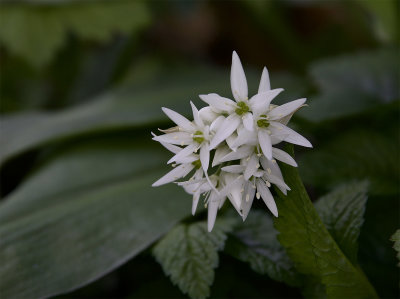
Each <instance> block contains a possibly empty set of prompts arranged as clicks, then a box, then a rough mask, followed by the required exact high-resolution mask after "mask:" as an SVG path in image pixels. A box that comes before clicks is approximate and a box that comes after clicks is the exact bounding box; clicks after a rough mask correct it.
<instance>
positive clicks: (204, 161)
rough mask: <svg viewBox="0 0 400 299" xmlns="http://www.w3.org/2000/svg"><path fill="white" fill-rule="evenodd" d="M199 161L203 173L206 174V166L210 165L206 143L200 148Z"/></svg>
mask: <svg viewBox="0 0 400 299" xmlns="http://www.w3.org/2000/svg"><path fill="white" fill-rule="evenodd" d="M200 161H201V167H202V168H203V170H204V172H207V169H208V164H209V163H210V151H209V149H208V143H204V144H203V145H202V146H201V148H200Z"/></svg>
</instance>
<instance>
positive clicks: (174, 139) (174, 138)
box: [153, 132, 193, 145]
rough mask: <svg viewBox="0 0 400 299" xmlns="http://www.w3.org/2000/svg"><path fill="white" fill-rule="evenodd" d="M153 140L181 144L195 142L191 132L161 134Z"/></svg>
mask: <svg viewBox="0 0 400 299" xmlns="http://www.w3.org/2000/svg"><path fill="white" fill-rule="evenodd" d="M153 140H155V141H158V142H160V143H162V142H164V143H170V144H179V145H188V144H191V143H192V142H193V138H192V136H191V135H190V133H187V132H174V133H168V134H164V135H159V136H156V137H153Z"/></svg>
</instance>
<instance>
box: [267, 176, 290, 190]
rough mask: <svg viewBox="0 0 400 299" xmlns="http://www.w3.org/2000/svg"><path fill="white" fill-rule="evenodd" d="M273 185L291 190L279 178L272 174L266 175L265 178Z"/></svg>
mask: <svg viewBox="0 0 400 299" xmlns="http://www.w3.org/2000/svg"><path fill="white" fill-rule="evenodd" d="M264 177H265V178H266V179H267V180H268V181H269V182H270V183H271V184H274V185H276V186H280V187H282V188H285V189H286V190H290V187H289V186H288V185H286V183H285V182H284V181H283V180H282V179H280V178H278V177H277V176H274V175H273V174H272V173H271V174H265V176H264Z"/></svg>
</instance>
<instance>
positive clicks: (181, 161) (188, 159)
mask: <svg viewBox="0 0 400 299" xmlns="http://www.w3.org/2000/svg"><path fill="white" fill-rule="evenodd" d="M197 160H199V155H195V154H192V155H189V156H186V157H183V158H180V159H179V160H177V161H176V163H178V164H186V163H192V162H194V161H197Z"/></svg>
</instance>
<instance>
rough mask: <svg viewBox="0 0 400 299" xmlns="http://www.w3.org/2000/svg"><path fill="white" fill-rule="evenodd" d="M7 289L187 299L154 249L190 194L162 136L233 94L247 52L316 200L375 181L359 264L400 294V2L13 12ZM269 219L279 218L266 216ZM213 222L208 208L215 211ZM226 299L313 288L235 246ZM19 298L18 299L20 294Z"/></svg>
mask: <svg viewBox="0 0 400 299" xmlns="http://www.w3.org/2000/svg"><path fill="white" fill-rule="evenodd" d="M0 3H1V4H0V59H1V60H0V67H1V76H0V83H1V88H0V113H1V123H0V125H1V127H0V133H1V136H0V145H1V152H0V163H1V164H0V165H1V196H2V200H1V202H0V223H1V228H0V233H1V236H2V243H3V245H4V248H3V250H1V253H0V256H1V260H2V261H1V264H3V265H2V266H0V268H1V269H0V277H1V278H0V279H1V280H3V283H2V288H3V291H4V294H8V295H9V296H11V294H13V295H14V296H11V297H15V296H16V297H42V296H52V295H58V294H61V293H67V294H66V295H64V297H66V298H67V297H122V296H123V297H132V298H156V297H171V298H177V297H184V295H182V294H181V293H180V291H179V289H178V288H177V287H176V286H173V284H172V283H171V282H170V280H169V279H168V278H167V277H165V275H164V273H163V271H162V268H161V267H160V265H159V264H158V263H157V262H156V261H155V260H154V258H153V257H152V255H151V252H150V250H149V248H150V247H151V245H152V244H153V243H154V242H155V241H156V240H158V239H159V238H160V237H161V236H162V235H164V234H165V233H166V232H168V231H169V230H170V229H171V228H172V227H173V226H174V225H175V224H176V223H178V222H179V221H181V220H182V219H185V218H187V217H189V219H190V215H189V214H190V206H191V201H190V196H189V195H187V194H184V192H182V191H181V190H179V189H178V188H176V187H175V186H166V187H161V188H151V187H150V185H151V183H152V182H154V181H155V180H156V179H157V178H158V177H160V176H161V175H162V174H163V173H164V172H166V170H167V167H166V166H165V164H166V161H167V157H168V153H167V152H166V151H165V150H164V149H162V148H161V146H159V144H156V142H152V141H151V134H150V132H151V131H155V130H157V128H166V127H168V126H170V125H171V123H170V122H169V120H168V118H167V117H166V116H165V115H164V114H163V113H162V111H161V109H160V108H161V107H162V106H165V107H169V108H172V109H174V110H176V111H178V112H179V113H182V114H184V115H187V116H189V114H190V105H189V101H190V100H191V101H193V102H194V103H195V104H196V105H197V106H202V105H203V103H202V102H201V101H200V99H199V98H198V95H199V94H202V93H211V92H216V93H218V94H220V95H222V96H225V97H230V96H231V92H230V81H229V73H230V63H231V55H232V51H233V50H236V51H237V52H238V54H239V56H240V58H241V60H242V63H243V66H244V69H245V72H246V75H247V80H248V83H249V88H250V92H249V94H254V93H255V92H256V88H257V87H258V83H259V78H260V76H261V71H262V68H263V67H264V66H267V67H268V69H269V71H270V76H271V85H272V88H279V87H282V88H284V89H285V92H284V93H282V94H281V95H279V97H278V98H277V99H276V103H284V102H286V101H289V100H295V99H297V98H302V97H307V98H308V105H309V106H308V107H306V108H304V109H302V110H301V111H299V112H298V114H297V115H296V117H295V118H294V119H293V122H292V123H291V125H292V127H293V128H296V130H298V132H300V133H301V134H302V135H304V136H306V137H307V138H308V139H309V140H311V142H312V143H313V145H314V149H312V150H310V149H302V148H300V147H297V148H296V150H295V152H296V159H297V160H298V161H299V164H300V172H301V175H302V178H303V180H304V182H305V184H306V187H307V190H308V191H309V194H310V196H311V198H312V199H313V200H315V199H317V198H318V197H320V196H321V195H323V194H325V193H327V192H328V191H329V190H331V189H332V188H333V187H334V186H336V185H338V184H341V183H346V182H349V181H353V180H368V181H369V193H368V194H369V199H368V204H367V209H366V214H365V223H364V226H363V228H362V231H361V235H360V238H359V242H360V243H359V253H358V255H359V263H360V266H361V267H362V269H363V270H364V271H365V272H366V275H367V276H368V278H369V280H370V281H371V283H372V284H373V285H374V286H375V288H376V290H377V292H378V293H379V295H380V296H381V297H397V296H398V295H399V294H398V287H399V285H398V282H399V271H398V268H397V267H396V264H397V262H398V261H396V253H395V251H394V250H393V249H392V246H393V243H392V242H391V241H390V240H389V238H390V236H391V235H392V234H393V233H394V231H395V230H396V228H398V227H399V165H400V161H399V48H398V40H399V34H398V30H397V28H398V12H399V4H398V2H397V1H391V0H381V1H377V0H359V1H357V0H354V1H350V0H349V1H312V0H297V1H295V0H286V1H261V0H259V1H258V0H254V1H145V2H140V1H121V0H115V1H73V0H65V1H56V0H54V1H51V0H47V1H46V0H36V1H35V0H21V1H0ZM264 211H265V210H264ZM199 217H200V218H204V217H205V215H202V214H200V215H199ZM219 265H220V266H219V267H218V269H217V270H216V273H215V283H214V284H213V286H212V288H211V297H212V298H217V297H218V298H221V297H231V298H233V297H234V298H240V297H243V298H244V297H248V298H249V297H253V298H254V297H297V296H300V295H301V294H300V292H299V291H298V290H297V289H296V288H289V287H287V286H286V285H284V284H283V283H279V282H276V281H274V280H271V279H270V278H268V276H266V275H261V274H257V273H255V272H253V271H252V270H251V269H250V268H249V267H248V265H247V264H245V263H242V262H239V261H237V260H236V259H234V258H233V257H231V256H229V255H228V254H225V253H222V254H221V255H220V262H219ZM11 297H10V298H11Z"/></svg>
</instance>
